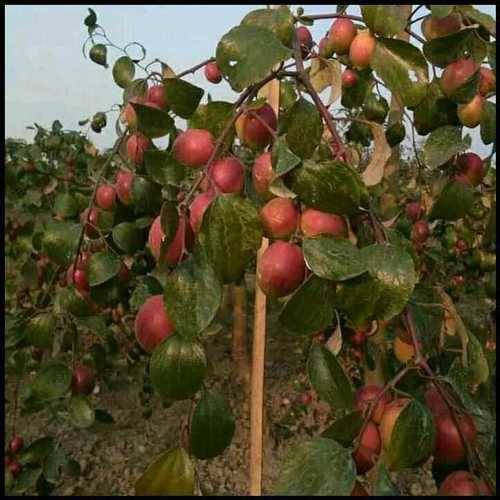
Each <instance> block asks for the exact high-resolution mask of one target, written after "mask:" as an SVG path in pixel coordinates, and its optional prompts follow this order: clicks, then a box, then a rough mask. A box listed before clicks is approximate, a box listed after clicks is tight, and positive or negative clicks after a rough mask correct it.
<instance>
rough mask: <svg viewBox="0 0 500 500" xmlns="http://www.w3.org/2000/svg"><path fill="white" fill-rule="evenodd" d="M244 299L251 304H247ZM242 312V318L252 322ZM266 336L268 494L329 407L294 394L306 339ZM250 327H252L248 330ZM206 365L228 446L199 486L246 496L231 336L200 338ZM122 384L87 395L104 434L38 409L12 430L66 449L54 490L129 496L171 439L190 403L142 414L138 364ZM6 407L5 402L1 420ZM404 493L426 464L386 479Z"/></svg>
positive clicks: (240, 401)
mask: <svg viewBox="0 0 500 500" xmlns="http://www.w3.org/2000/svg"><path fill="white" fill-rule="evenodd" d="M249 303H251V302H249ZM250 316H251V315H250V314H249V317H248V322H249V323H250V322H251V317H250ZM270 330H271V334H270V336H269V338H268V341H267V352H266V382H265V383H266V390H265V394H266V419H267V422H268V424H269V425H268V426H267V429H268V432H267V433H266V437H265V439H264V446H265V449H264V472H263V494H270V493H271V491H272V486H273V483H274V479H275V478H276V476H277V474H278V472H279V466H280V461H281V460H282V458H283V457H284V455H285V454H286V453H287V452H288V450H289V449H290V447H291V446H293V445H294V444H295V443H297V442H299V441H300V440H301V439H304V437H306V436H307V435H317V434H319V433H320V432H321V431H322V430H323V429H324V428H325V427H326V425H327V421H329V422H330V423H331V417H330V416H329V413H330V410H329V407H328V405H326V404H325V403H323V402H319V401H316V400H313V402H312V403H311V404H310V405H308V406H307V407H306V406H304V405H303V404H302V402H301V396H302V394H303V393H304V391H305V390H308V389H309V386H308V382H307V378H306V375H305V360H306V354H307V344H306V343H304V340H297V339H290V338H284V337H283V336H276V335H273V334H272V328H270ZM249 331H251V330H249ZM206 347H207V355H208V358H209V360H210V365H211V367H210V370H209V375H208V377H207V386H208V387H213V388H216V389H217V390H218V391H220V392H221V393H222V394H224V395H225V396H226V397H227V398H228V399H229V401H230V405H231V408H232V410H233V414H234V417H235V419H236V431H235V435H234V438H233V442H232V444H231V446H230V447H229V448H228V449H227V450H226V451H225V452H224V453H223V454H222V455H221V456H219V457H217V458H214V459H212V460H207V461H203V460H197V461H196V470H197V474H198V478H199V484H200V491H199V494H200V493H201V492H203V493H204V494H205V495H218V496H231V495H248V457H249V447H248V436H249V427H250V426H249V406H248V399H247V396H246V393H245V389H244V388H243V387H242V386H241V385H237V384H234V379H235V368H234V363H233V362H232V360H231V354H230V352H231V351H230V349H231V333H230V329H227V330H225V331H224V332H221V333H219V334H217V335H214V336H213V337H210V338H209V339H208V340H207V342H206ZM123 371H124V373H126V374H127V375H126V376H127V377H128V382H127V384H125V385H126V387H124V388H123V389H120V390H113V392H106V391H103V392H102V393H101V394H100V395H98V396H92V397H93V398H95V399H96V402H97V401H98V404H96V406H97V407H98V408H103V409H105V410H107V411H108V412H109V413H111V415H112V416H113V418H114V419H115V424H113V425H112V426H110V427H108V429H107V430H103V431H95V432H93V431H89V430H80V429H74V428H72V427H71V426H70V425H69V424H68V425H67V426H61V425H60V424H55V423H53V422H51V421H50V418H49V417H48V416H47V415H46V414H44V413H43V412H42V413H40V414H36V415H31V416H26V417H20V418H19V420H18V424H17V426H18V432H19V433H21V434H22V435H23V436H24V437H25V441H26V442H30V441H31V440H32V439H36V438H38V437H40V436H41V435H42V430H43V435H52V436H56V437H58V438H59V439H60V440H61V441H62V443H63V446H64V449H65V450H66V452H67V454H68V455H69V456H71V457H72V458H74V459H75V460H77V461H78V462H79V463H80V465H81V471H82V473H81V476H80V477H79V479H71V478H67V479H66V480H65V481H64V482H63V483H62V484H61V485H59V486H58V487H57V489H56V490H55V491H54V493H53V494H55V495H65V496H68V495H85V496H90V495H92V496H104V495H134V483H135V481H136V480H137V479H138V478H139V477H140V475H141V474H142V472H143V471H144V469H145V467H146V466H147V465H148V464H149V463H150V462H151V461H152V460H153V459H154V458H155V457H156V456H157V455H158V454H160V453H161V452H163V451H165V450H167V449H168V448H170V447H171V446H175V445H176V444H177V442H178V436H179V429H180V423H181V421H182V418H183V415H187V413H188V411H189V404H190V402H189V401H184V402H177V403H174V404H173V405H172V406H170V407H169V408H163V407H162V404H161V402H160V401H159V400H158V399H157V398H156V397H154V398H153V404H152V408H153V412H152V415H151V417H150V418H149V419H144V418H143V416H142V412H143V407H142V406H141V402H140V398H139V393H140V391H141V387H142V379H143V366H142V364H141V366H138V367H137V368H132V369H131V368H128V367H127V368H126V369H125V367H124V370H123ZM10 410H11V408H10V407H9V406H8V405H7V407H6V418H9V414H10ZM393 479H394V480H395V481H396V483H397V484H398V486H399V487H400V489H401V491H402V493H403V494H404V495H432V494H435V492H436V488H435V483H434V480H433V479H432V475H431V471H430V465H429V464H427V466H425V467H424V468H423V469H422V468H420V469H416V470H415V471H411V470H409V471H405V472H403V473H398V474H395V475H394V476H393Z"/></svg>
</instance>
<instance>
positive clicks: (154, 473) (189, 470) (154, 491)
mask: <svg viewBox="0 0 500 500" xmlns="http://www.w3.org/2000/svg"><path fill="white" fill-rule="evenodd" d="M194 473H195V471H194V467H193V464H192V462H191V460H190V458H189V455H188V454H187V453H186V451H185V450H184V448H181V447H179V448H174V449H173V450H169V451H166V452H164V453H162V454H161V455H160V456H159V457H158V458H157V459H156V460H155V461H154V462H153V463H151V464H150V465H149V466H148V468H147V469H146V471H145V472H144V474H143V475H142V476H141V477H140V478H139V479H138V480H137V482H136V483H135V494H136V495H138V496H176V495H179V496H181V495H182V496H192V495H193V494H194Z"/></svg>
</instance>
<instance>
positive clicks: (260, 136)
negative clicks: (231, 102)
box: [235, 103, 278, 149]
mask: <svg viewBox="0 0 500 500" xmlns="http://www.w3.org/2000/svg"><path fill="white" fill-rule="evenodd" d="M277 126H278V120H277V118H276V114H275V112H274V110H273V108H272V107H271V106H270V105H269V104H267V103H266V104H264V105H263V106H261V107H260V108H259V109H251V110H247V111H245V112H244V113H242V114H241V115H240V116H239V118H238V119H237V120H236V123H235V128H236V134H237V135H238V138H239V139H240V141H241V143H242V144H244V145H245V146H247V147H249V148H252V149H262V148H263V147H264V146H267V145H268V144H269V142H270V141H271V139H272V133H271V132H270V130H272V131H275V130H276V127H277Z"/></svg>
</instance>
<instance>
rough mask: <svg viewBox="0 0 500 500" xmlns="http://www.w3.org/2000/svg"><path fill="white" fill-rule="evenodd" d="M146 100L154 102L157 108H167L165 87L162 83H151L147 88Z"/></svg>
mask: <svg viewBox="0 0 500 500" xmlns="http://www.w3.org/2000/svg"><path fill="white" fill-rule="evenodd" d="M147 101H148V102H149V103H151V104H154V105H155V106H157V107H158V108H159V109H161V110H164V109H166V108H167V96H166V95H165V87H164V86H163V85H153V86H152V87H150V88H149V90H148V97H147Z"/></svg>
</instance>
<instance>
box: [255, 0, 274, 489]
mask: <svg viewBox="0 0 500 500" xmlns="http://www.w3.org/2000/svg"><path fill="white" fill-rule="evenodd" d="M278 7H279V5H271V8H272V9H277V8H278ZM267 86H268V88H267V89H266V90H267V91H268V93H267V95H268V99H267V100H268V102H269V104H270V106H271V107H272V108H273V110H274V112H275V113H276V116H278V113H279V97H280V83H279V81H278V80H272V81H271V82H269V83H268V84H267ZM268 246H269V240H268V239H267V238H262V243H261V246H260V250H259V251H258V252H257V267H258V266H259V263H260V260H261V258H262V254H263V253H264V252H265V251H266V250H267V248H268ZM265 352H266V296H265V295H264V293H263V292H262V290H261V289H260V288H259V285H258V283H257V280H256V281H255V309H254V328H253V347H252V376H251V399H250V495H252V496H261V495H262V458H263V454H262V448H263V439H262V438H263V413H264V412H263V409H264V361H265Z"/></svg>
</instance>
